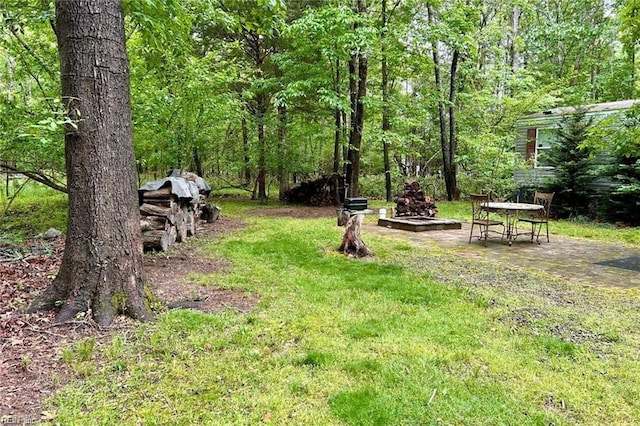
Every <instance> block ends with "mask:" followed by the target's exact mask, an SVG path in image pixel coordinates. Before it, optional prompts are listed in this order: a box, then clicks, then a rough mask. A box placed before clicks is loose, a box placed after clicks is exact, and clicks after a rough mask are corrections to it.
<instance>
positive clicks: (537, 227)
mask: <svg viewBox="0 0 640 426" xmlns="http://www.w3.org/2000/svg"><path fill="white" fill-rule="evenodd" d="M554 195H555V192H538V191H536V193H535V195H534V196H533V203H534V204H540V205H541V206H543V207H544V208H543V209H542V210H540V211H539V212H538V213H536V214H534V215H532V216H529V217H523V218H519V219H518V223H520V222H525V223H528V224H530V225H531V242H533V237H534V236H535V237H536V242H537V243H538V244H540V231H542V227H543V226H544V227H545V228H546V231H547V242H549V213H550V211H551V201H552V200H553V196H554ZM517 232H518V231H517V230H516V234H517ZM527 233H528V232H525V235H526V234H527Z"/></svg>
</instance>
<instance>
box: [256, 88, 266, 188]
mask: <svg viewBox="0 0 640 426" xmlns="http://www.w3.org/2000/svg"><path fill="white" fill-rule="evenodd" d="M256 102H257V106H256V110H257V119H258V194H257V197H258V199H259V200H262V201H264V200H266V199H267V154H266V151H267V141H266V139H265V134H264V118H265V114H266V110H267V106H266V99H265V96H264V94H262V93H259V94H258V95H257V100H256Z"/></svg>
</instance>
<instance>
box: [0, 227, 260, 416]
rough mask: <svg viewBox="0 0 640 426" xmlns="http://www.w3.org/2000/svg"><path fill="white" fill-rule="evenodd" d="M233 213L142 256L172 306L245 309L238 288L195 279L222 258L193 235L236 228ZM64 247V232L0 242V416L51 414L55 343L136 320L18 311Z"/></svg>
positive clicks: (58, 372) (60, 380) (60, 373)
mask: <svg viewBox="0 0 640 426" xmlns="http://www.w3.org/2000/svg"><path fill="white" fill-rule="evenodd" d="M243 226H244V224H243V223H242V222H241V221H239V220H236V219H230V218H224V217H221V218H219V219H218V220H217V221H216V222H214V223H211V224H209V223H205V222H202V223H201V224H199V227H198V230H197V233H196V237H194V238H192V239H191V240H190V241H188V242H186V243H183V244H175V245H173V246H171V248H170V250H169V251H168V252H166V253H148V254H146V255H145V265H144V267H145V275H146V282H147V284H148V285H149V287H150V288H151V290H152V292H153V294H154V295H155V296H157V297H158V298H159V299H160V300H161V301H162V302H164V304H166V305H167V306H169V307H170V308H171V307H186V308H193V309H198V310H201V311H203V312H208V313H215V312H218V311H220V310H223V309H234V310H236V311H238V312H240V313H244V312H248V311H250V310H251V309H252V308H253V307H254V306H255V304H256V302H257V298H256V297H255V296H254V295H251V294H247V293H245V292H239V291H232V290H225V289H220V288H218V287H216V286H202V285H199V284H198V283H197V282H196V279H195V277H196V276H197V275H198V274H210V273H214V272H216V271H220V270H222V269H224V268H226V267H228V264H227V263H226V262H225V261H224V260H222V259H211V258H208V257H206V256H203V255H202V253H200V252H199V249H198V245H197V244H193V241H194V240H197V239H205V238H206V239H215V238H219V237H220V236H222V235H223V234H225V233H229V232H232V231H233V230H235V229H239V228H241V227H243ZM63 250H64V239H63V238H58V239H55V240H52V241H44V240H33V241H30V242H27V243H25V244H22V245H20V246H16V245H12V246H7V245H6V246H0V260H1V261H0V422H2V423H3V424H6V423H24V422H32V423H33V422H36V421H38V420H46V419H47V418H50V417H48V416H50V414H49V413H46V412H43V401H44V399H45V398H46V397H47V396H49V395H51V394H52V393H53V392H54V391H55V390H56V389H58V388H59V387H61V386H63V385H64V384H65V383H66V382H67V381H68V380H69V378H70V377H71V376H72V374H73V373H72V372H71V370H70V369H69V368H68V367H67V366H66V365H65V364H64V363H63V362H62V359H61V358H62V357H61V354H62V350H63V348H65V347H69V346H70V345H72V344H73V343H74V342H77V341H79V340H81V339H84V338H94V339H96V340H98V341H102V342H104V341H108V340H109V339H110V338H111V336H112V335H114V334H116V333H118V332H121V331H124V330H126V329H130V328H133V327H135V325H136V324H135V322H134V321H132V320H130V319H128V318H126V317H122V316H121V317H117V318H116V320H115V321H114V323H113V324H112V325H111V326H110V327H109V328H108V329H99V328H98V327H97V326H96V325H95V324H94V323H93V322H92V321H91V320H90V319H88V318H77V319H76V320H74V321H70V322H67V323H64V324H54V323H53V319H54V316H55V313H54V312H39V313H35V314H25V313H24V311H25V309H26V307H27V306H28V305H29V303H30V302H31V301H32V300H33V299H34V297H35V296H36V295H38V294H39V293H41V292H42V291H43V290H44V289H45V288H46V287H47V286H48V285H49V284H50V283H51V281H52V280H53V278H54V277H55V275H56V273H57V271H58V268H59V266H60V261H61V260H62V253H63Z"/></svg>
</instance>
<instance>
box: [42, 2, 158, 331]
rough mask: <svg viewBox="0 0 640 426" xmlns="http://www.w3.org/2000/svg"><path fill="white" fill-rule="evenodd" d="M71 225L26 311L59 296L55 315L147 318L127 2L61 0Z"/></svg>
mask: <svg viewBox="0 0 640 426" xmlns="http://www.w3.org/2000/svg"><path fill="white" fill-rule="evenodd" d="M56 28H57V34H56V35H57V38H58V46H59V53H60V69H61V82H62V97H63V99H64V102H65V105H66V106H67V108H68V113H69V116H70V117H71V118H72V119H73V120H74V121H75V123H76V124H77V128H73V127H71V126H68V127H67V129H66V134H65V156H66V169H67V179H68V187H69V229H68V233H67V239H66V246H65V251H64V255H63V258H62V265H61V267H60V271H59V273H58V275H57V277H56V279H55V280H54V281H53V283H52V284H51V286H50V287H49V288H48V289H47V290H46V291H45V292H44V293H43V294H42V295H41V296H40V297H39V298H38V299H37V300H36V301H34V303H33V304H32V305H31V307H30V310H31V311H36V310H38V309H45V308H53V307H54V306H56V305H57V304H59V303H61V304H62V308H61V310H60V312H59V313H58V315H57V316H56V321H57V322H64V321H67V320H70V319H73V318H75V316H76V315H77V314H78V313H80V312H90V313H91V314H92V316H93V318H94V319H95V321H96V322H97V323H98V324H100V325H103V326H105V325H108V324H110V323H111V322H112V320H113V318H114V316H115V315H116V314H117V313H119V312H122V313H126V314H127V315H129V316H131V317H133V318H136V319H139V320H147V319H150V318H151V312H150V311H149V309H148V308H147V306H146V305H145V292H144V287H143V271H142V261H143V251H142V238H141V234H140V220H139V217H140V214H139V211H138V197H137V188H136V181H135V159H134V154H133V144H132V137H131V106H130V100H129V63H128V58H127V52H126V48H125V38H124V21H123V12H122V3H121V2H120V1H112V0H91V1H88V0H84V1H83V0H57V1H56Z"/></svg>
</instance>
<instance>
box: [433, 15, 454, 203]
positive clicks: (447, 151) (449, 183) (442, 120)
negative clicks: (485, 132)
mask: <svg viewBox="0 0 640 426" xmlns="http://www.w3.org/2000/svg"><path fill="white" fill-rule="evenodd" d="M427 13H428V19H429V23H430V24H434V23H435V18H434V16H433V15H434V12H433V9H432V8H431V6H428V7H427ZM431 53H432V56H433V73H434V80H435V85H436V92H437V94H438V122H439V125H440V148H441V151H442V168H443V175H444V182H445V186H446V189H447V199H448V200H449V201H452V200H457V199H458V198H459V197H460V190H459V189H458V185H457V178H456V174H457V172H456V164H455V156H456V142H455V139H456V135H455V122H454V118H455V116H454V115H452V114H453V102H454V101H455V83H456V80H455V73H456V72H457V61H458V56H459V52H458V51H457V50H454V52H453V58H452V63H451V73H452V74H451V79H450V85H449V89H450V90H449V105H450V106H449V110H448V112H449V120H447V111H446V109H445V105H444V99H443V98H444V93H443V90H442V79H441V76H440V67H441V65H440V53H439V51H438V42H437V41H434V42H433V43H432V46H431ZM447 122H448V123H449V126H447Z"/></svg>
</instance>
